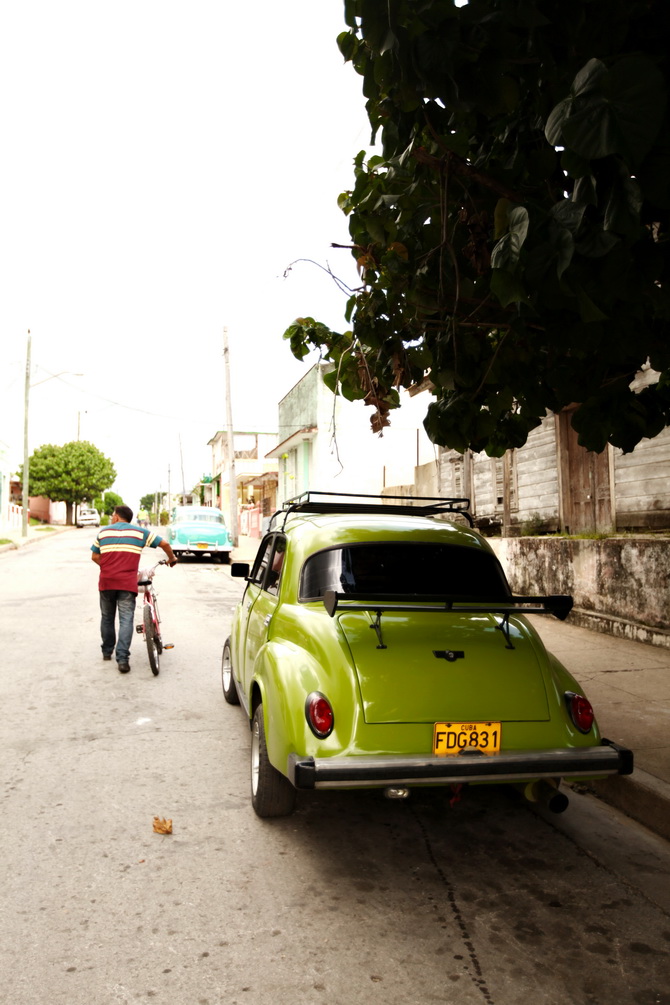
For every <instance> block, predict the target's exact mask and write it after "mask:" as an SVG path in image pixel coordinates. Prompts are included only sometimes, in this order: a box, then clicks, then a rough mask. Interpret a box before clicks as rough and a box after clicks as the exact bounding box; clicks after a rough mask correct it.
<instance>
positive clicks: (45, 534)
mask: <svg viewBox="0 0 670 1005" xmlns="http://www.w3.org/2000/svg"><path fill="white" fill-rule="evenodd" d="M47 527H49V528H50V529H49V530H48V531H47V530H46V528H47ZM74 529H75V528H74V527H67V526H60V525H59V524H44V530H43V531H42V530H41V529H39V530H33V532H32V533H31V534H28V537H25V538H23V537H22V538H19V539H18V540H12V541H10V542H9V543H8V544H0V555H1V554H3V552H6V551H18V550H19V549H20V548H25V546H26V545H27V544H34V543H35V542H36V541H48V540H50V539H51V538H53V537H54V536H55V535H56V534H63V533H64V532H65V531H66V530H74Z"/></svg>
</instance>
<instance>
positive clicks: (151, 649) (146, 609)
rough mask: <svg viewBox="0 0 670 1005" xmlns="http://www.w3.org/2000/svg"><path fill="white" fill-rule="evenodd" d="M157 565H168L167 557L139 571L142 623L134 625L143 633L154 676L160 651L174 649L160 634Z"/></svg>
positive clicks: (158, 670)
mask: <svg viewBox="0 0 670 1005" xmlns="http://www.w3.org/2000/svg"><path fill="white" fill-rule="evenodd" d="M159 565H169V562H168V561H167V559H165V558H162V559H161V560H160V562H157V563H156V565H154V566H152V567H151V568H150V569H141V570H140V572H139V576H138V580H137V585H138V586H139V587H140V588H141V589H142V601H143V602H142V623H141V624H139V625H136V626H135V631H136V632H139V633H140V635H144V641H145V642H146V644H147V653H148V655H149V666H150V667H151V672H152V674H153V675H154V677H157V676H158V674H159V672H160V660H161V653H162V652H163V650H164V649H174V644H173V643H172V642H163V639H162V636H161V619H160V615H159V613H158V602H157V600H156V590H155V589H154V584H153V579H154V576H155V574H156V569H157V568H158V566H159Z"/></svg>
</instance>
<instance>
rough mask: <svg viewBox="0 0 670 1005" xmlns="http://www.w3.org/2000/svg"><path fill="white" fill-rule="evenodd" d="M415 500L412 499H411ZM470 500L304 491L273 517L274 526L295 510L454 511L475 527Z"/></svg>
mask: <svg viewBox="0 0 670 1005" xmlns="http://www.w3.org/2000/svg"><path fill="white" fill-rule="evenodd" d="M410 500H411V501H410ZM469 510H470V500H469V499H466V498H460V497H458V498H457V497H454V498H443V497H441V496H391V495H389V496H378V495H366V494H360V493H354V492H312V491H310V492H303V493H302V495H299V496H294V497H293V498H292V499H287V500H286V502H285V503H284V504H283V506H282V508H281V509H280V510H278V511H277V512H276V513H275V514H274V515H273V517H272V519H271V521H270V527H271V528H272V526H273V524H274V522H275V520H277V522H278V521H279V520H280V519H281V518H282V517H283V522H282V529H283V528H284V527H285V525H286V521H287V519H288V518H289V516H290V515H291V514H292V513H375V514H382V515H390V514H395V515H397V514H400V515H402V516H440V515H443V514H445V513H454V514H456V515H457V516H461V517H463V518H464V519H465V520H466V521H467V522H468V524H469V525H470V526H471V527H474V520H473V519H472V515H471V514H470V512H469Z"/></svg>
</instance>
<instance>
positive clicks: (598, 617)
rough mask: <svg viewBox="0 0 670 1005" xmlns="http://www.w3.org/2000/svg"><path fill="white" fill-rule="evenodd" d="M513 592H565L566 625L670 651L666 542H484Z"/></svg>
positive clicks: (643, 539) (668, 549)
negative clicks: (568, 602)
mask: <svg viewBox="0 0 670 1005" xmlns="http://www.w3.org/2000/svg"><path fill="white" fill-rule="evenodd" d="M489 544H490V545H491V546H492V547H493V549H494V551H495V552H496V554H497V555H498V558H499V559H500V561H501V562H502V565H503V568H504V569H505V572H506V573H507V576H508V579H509V581H510V585H511V587H512V590H513V591H514V593H516V594H521V595H533V594H551V593H567V594H570V595H571V596H572V597H573V598H574V602H575V606H574V609H573V611H572V613H571V614H570V621H572V622H573V623H574V624H581V625H583V626H584V627H586V628H591V629H595V630H597V631H602V632H608V633H611V634H613V635H617V636H620V637H622V638H629V639H633V640H635V641H638V642H650V643H653V644H655V645H664V646H668V647H670V538H667V537H664V538H660V537H659V538H655V537H611V538H604V539H602V540H588V539H574V538H550V537H521V538H509V537H507V538H489Z"/></svg>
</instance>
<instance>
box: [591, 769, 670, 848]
mask: <svg viewBox="0 0 670 1005" xmlns="http://www.w3.org/2000/svg"><path fill="white" fill-rule="evenodd" d="M589 789H590V791H592V792H593V794H594V795H595V796H597V798H598V799H601V800H602V801H603V802H604V803H608V804H609V805H610V806H614V807H615V808H616V809H618V810H621V812H622V813H625V814H626V816H629V817H632V819H633V820H637V822H638V823H640V824H643V825H644V826H645V827H647V828H648V829H649V830H650V831H653V832H654V833H655V834H658V835H659V836H660V837H663V838H665V839H666V841H670V785H668V783H667V782H663V781H661V779H660V778H656V776H655V775H650V774H649V772H647V771H643V770H642V769H641V768H635V770H634V772H633V774H632V775H612V776H611V777H610V778H604V779H602V781H598V782H593V783H591V785H590V786H589Z"/></svg>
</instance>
